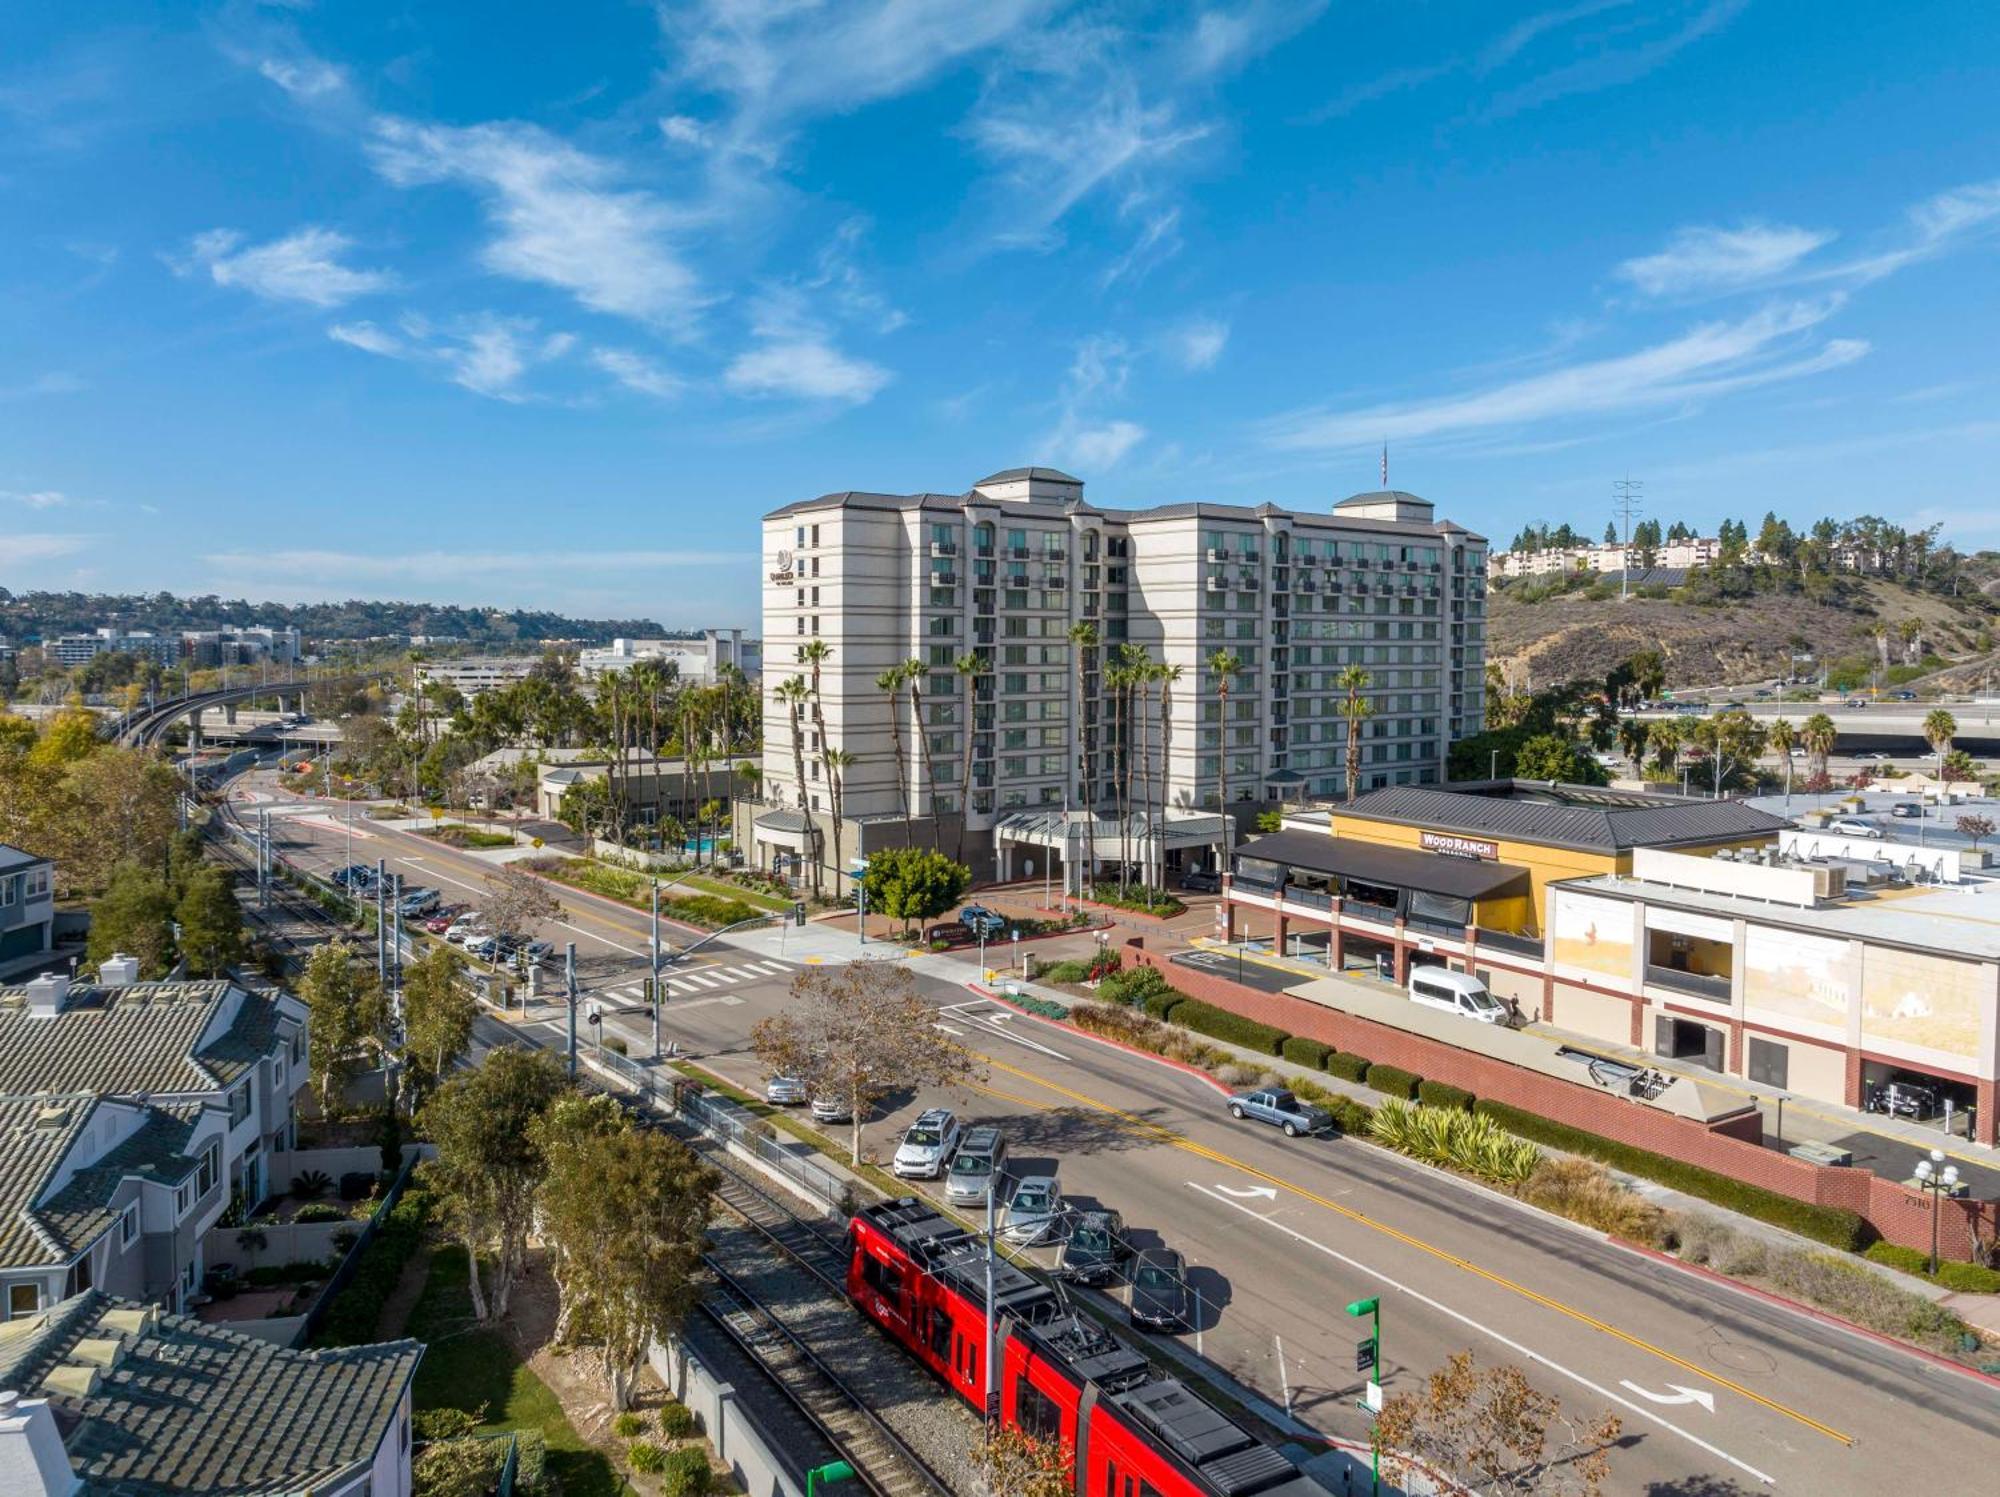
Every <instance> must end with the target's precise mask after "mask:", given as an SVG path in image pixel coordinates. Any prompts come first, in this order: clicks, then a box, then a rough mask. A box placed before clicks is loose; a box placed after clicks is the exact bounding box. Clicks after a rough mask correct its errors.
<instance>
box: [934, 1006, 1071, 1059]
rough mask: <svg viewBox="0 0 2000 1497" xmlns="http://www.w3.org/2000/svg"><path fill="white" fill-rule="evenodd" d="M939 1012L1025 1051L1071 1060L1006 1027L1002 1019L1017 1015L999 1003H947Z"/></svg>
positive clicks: (1060, 1052) (1057, 1051) (1058, 1051)
mask: <svg viewBox="0 0 2000 1497" xmlns="http://www.w3.org/2000/svg"><path fill="white" fill-rule="evenodd" d="M938 1012H939V1013H941V1014H950V1015H951V1016H952V1017H953V1018H954V1019H957V1020H959V1021H960V1022H961V1023H965V1024H977V1025H978V1026H979V1027H980V1028H981V1029H983V1030H985V1031H986V1032H987V1033H988V1034H990V1035H993V1036H994V1037H995V1038H997V1039H1003V1040H1006V1041H1008V1042H1009V1043H1010V1044H1015V1045H1019V1046H1020V1047H1021V1048H1022V1049H1023V1050H1033V1051H1035V1052H1036V1053H1037V1054H1041V1055H1047V1056H1049V1057H1051V1058H1052V1059H1055V1060H1068V1059H1069V1057H1068V1056H1067V1055H1064V1054H1063V1053H1062V1051H1060V1050H1051V1049H1050V1048H1049V1047H1048V1046H1047V1045H1044V1044H1042V1043H1040V1042H1039V1041H1037V1040H1031V1039H1029V1038H1027V1037H1026V1036H1025V1035H1019V1034H1016V1033H1014V1031H1013V1030H1011V1029H1009V1028H1007V1027H1005V1025H1003V1024H1002V1023H1001V1022H999V1021H1000V1020H1002V1019H1012V1018H1014V1017H1015V1013H1014V1011H1013V1010H1012V1009H1003V1008H1001V1007H1000V1005H999V1004H997V1003H996V1004H990V1005H989V1004H987V1003H986V1002H985V1001H984V1000H981V1001H980V1002H977V1003H947V1004H945V1005H943V1006H942V1007H940V1008H939V1009H938Z"/></svg>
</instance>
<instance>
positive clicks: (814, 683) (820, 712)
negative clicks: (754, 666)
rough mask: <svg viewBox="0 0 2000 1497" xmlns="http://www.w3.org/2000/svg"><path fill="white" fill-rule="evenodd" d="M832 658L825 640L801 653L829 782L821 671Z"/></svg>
mask: <svg viewBox="0 0 2000 1497" xmlns="http://www.w3.org/2000/svg"><path fill="white" fill-rule="evenodd" d="M832 658H833V646H832V645H830V644H828V643H827V642H826V641H825V640H823V639H815V640H813V641H811V642H810V643H809V644H807V645H806V647H805V648H804V649H803V650H801V651H799V659H801V660H803V661H804V662H805V665H806V671H807V674H808V677H809V678H810V684H809V686H808V688H807V689H808V690H809V692H810V693H811V703H812V721H813V737H815V738H817V739H818V740H819V762H820V768H821V769H822V770H824V771H825V772H826V776H827V779H828V781H829V782H831V780H832V779H833V771H832V769H831V768H830V767H829V766H828V765H827V762H826V754H827V750H828V749H830V748H831V747H832V746H833V745H832V744H831V743H830V742H828V740H827V736H826V698H825V696H824V695H823V694H822V693H821V689H820V671H821V669H822V668H823V667H824V666H825V665H826V663H827V661H829V660H831V659H832ZM827 794H828V796H829V797H831V796H832V794H833V787H832V784H831V783H829V784H828V786H827ZM839 837H840V833H839V832H838V831H837V830H836V831H835V832H834V838H835V840H836V841H838V840H839ZM840 872H841V871H840V870H839V869H838V868H836V869H834V871H833V897H834V898H835V899H838V898H840Z"/></svg>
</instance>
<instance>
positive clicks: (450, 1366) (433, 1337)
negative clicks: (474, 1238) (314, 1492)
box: [405, 1247, 629, 1497]
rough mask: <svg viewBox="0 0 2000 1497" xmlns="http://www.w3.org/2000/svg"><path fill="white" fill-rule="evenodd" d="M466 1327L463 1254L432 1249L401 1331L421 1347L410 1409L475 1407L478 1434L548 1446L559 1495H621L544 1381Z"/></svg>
mask: <svg viewBox="0 0 2000 1497" xmlns="http://www.w3.org/2000/svg"><path fill="white" fill-rule="evenodd" d="M472 1324H473V1320H472V1296H471V1293H470V1291H469V1289H468V1288H467V1284H466V1273H465V1249H463V1248H461V1247H440V1248H438V1249H437V1250H436V1251H435V1252H434V1253H432V1255H431V1271H430V1277H429V1278H428V1279H427V1280H426V1281H425V1283H424V1292H423V1293H422V1294H421V1295H420V1296H418V1299H417V1303H416V1307H415V1308H414V1309H412V1310H411V1311H410V1320H409V1325H408V1327H407V1328H406V1330H405V1334H406V1335H410V1336H414V1337H416V1338H417V1339H418V1340H419V1341H422V1342H423V1343H424V1344H425V1346H426V1348H427V1349H426V1350H425V1352H424V1359H423V1361H422V1362H420V1363H419V1364H418V1365H417V1381H416V1387H415V1390H414V1399H415V1403H416V1406H417V1407H418V1408H420V1409H444V1408H450V1409H464V1410H465V1411H467V1412H468V1413H475V1412H477V1411H478V1410H479V1409H480V1408H481V1406H482V1405H483V1406H484V1408H485V1410H486V1413H485V1421H486V1422H485V1423H484V1424H483V1425H482V1426H481V1428H482V1429H484V1430H490V1431H497V1430H507V1429H520V1430H539V1431H540V1432H541V1435H542V1438H543V1439H544V1440H545V1441H547V1442H548V1449H549V1465H548V1470H549V1475H550V1476H552V1477H554V1478H555V1479H556V1480H557V1481H558V1482H560V1483H561V1484H562V1492H563V1497H617V1494H618V1493H619V1492H621V1491H625V1490H629V1489H628V1488H627V1487H626V1486H625V1483H624V1482H623V1481H622V1480H621V1479H620V1477H619V1476H618V1474H617V1473H616V1472H615V1471H613V1470H612V1468H611V1463H610V1462H609V1461H608V1460H606V1459H605V1458H604V1455H603V1453H602V1452H601V1451H598V1450H596V1449H593V1448H592V1447H591V1446H590V1445H588V1444H586V1443H585V1442H584V1440H583V1438H582V1437H581V1436H580V1435H578V1434H577V1432H576V1431H575V1430H574V1429H573V1428H571V1426H570V1422H569V1420H568V1418H566V1417H565V1416H564V1414H563V1411H562V1405H561V1404H559V1403H557V1402H556V1396H555V1394H554V1393H552V1392H550V1391H549V1386H548V1384H546V1383H544V1382H543V1381H542V1380H541V1379H540V1378H538V1377H536V1376H535V1374H534V1373H533V1372H532V1371H530V1370H529V1369H528V1368H527V1367H526V1366H524V1365H523V1364H522V1362H521V1360H520V1358H518V1357H517V1356H515V1355H514V1349H513V1348H512V1347H511V1346H510V1345H508V1343H507V1340H506V1338H505V1337H503V1336H501V1335H500V1334H499V1333H498V1332H495V1331H489V1330H475V1329H468V1327H470V1326H472Z"/></svg>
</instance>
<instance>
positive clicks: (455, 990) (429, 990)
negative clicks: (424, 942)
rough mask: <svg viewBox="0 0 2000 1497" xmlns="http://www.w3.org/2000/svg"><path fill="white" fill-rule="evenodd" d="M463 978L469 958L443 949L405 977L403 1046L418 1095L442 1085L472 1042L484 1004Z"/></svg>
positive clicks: (435, 949) (411, 968)
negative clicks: (480, 1009)
mask: <svg viewBox="0 0 2000 1497" xmlns="http://www.w3.org/2000/svg"><path fill="white" fill-rule="evenodd" d="M464 978H465V958H464V957H463V956H461V955H460V954H459V953H458V952H457V951H456V950H455V949H454V948H452V947H450V946H442V945H440V946H433V947H431V949H430V950H429V951H427V952H425V953H424V954H423V955H422V956H420V957H418V958H417V960H416V961H414V962H412V963H411V964H410V965H409V967H408V968H407V969H406V970H405V971H404V973H403V1031H404V1046H405V1053H406V1055H407V1056H408V1058H409V1062H410V1070H411V1074H412V1076H413V1078H414V1079H415V1082H416V1085H417V1089H418V1090H419V1091H427V1090H429V1089H430V1088H431V1087H433V1086H435V1085H436V1084H437V1083H438V1082H439V1081H441V1080H442V1079H443V1078H444V1074H445V1068H446V1067H448V1066H449V1065H450V1064H451V1063H452V1061H453V1060H454V1059H456V1058H457V1057H458V1056H459V1055H461V1054H463V1053H464V1051H465V1047H466V1046H467V1045H468V1044H470V1043H471V1042H472V1025H473V1021H474V1020H475V1019H477V1018H478V1017H479V1001H478V1000H477V999H476V998H474V997H473V995H472V988H471V986H470V985H469V984H468V983H467V982H466V981H465V980H464ZM413 1105H414V1104H413Z"/></svg>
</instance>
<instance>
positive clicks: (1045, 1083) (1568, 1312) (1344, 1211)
mask: <svg viewBox="0 0 2000 1497" xmlns="http://www.w3.org/2000/svg"><path fill="white" fill-rule="evenodd" d="M986 1061H987V1064H988V1065H991V1066H993V1067H994V1068H996V1069H998V1070H1001V1071H1005V1072H1007V1073H1008V1074H1009V1075H1011V1076H1017V1077H1019V1078H1020V1079H1021V1080H1023V1081H1026V1082H1028V1083H1029V1084H1030V1085H1032V1086H1039V1087H1043V1088H1045V1089H1047V1090H1049V1091H1052V1092H1055V1093H1057V1094H1058V1095H1060V1096H1064V1097H1068V1098H1069V1099H1070V1100H1071V1101H1073V1102H1077V1103H1080V1104H1082V1105H1083V1106H1085V1107H1090V1108H1094V1109H1096V1110H1097V1111H1099V1112H1103V1113H1107V1114H1109V1115H1110V1116H1112V1117H1114V1118H1117V1119H1118V1120H1120V1122H1121V1123H1123V1124H1124V1125H1126V1126H1127V1127H1128V1128H1129V1129H1130V1130H1131V1131H1134V1132H1137V1133H1141V1134H1144V1135H1146V1136H1148V1137H1150V1138H1153V1139H1155V1140H1157V1141H1158V1142H1161V1143H1166V1144H1171V1145H1172V1146H1173V1147H1174V1148H1176V1149H1181V1150H1184V1151H1186V1152H1187V1153H1190V1154H1195V1155H1198V1156H1200V1157H1201V1158H1203V1159H1207V1160H1210V1161H1212V1162H1213V1163H1216V1164H1220V1165H1223V1166H1225V1167H1227V1168H1229V1169H1234V1170H1240V1171H1242V1172H1243V1173H1244V1174H1246V1175H1250V1176H1252V1177H1253V1178H1255V1179H1258V1180H1261V1181H1263V1182H1264V1183H1265V1184H1266V1185H1273V1186H1276V1187H1277V1188H1278V1189H1280V1190H1283V1191H1287V1192H1289V1193H1290V1194H1292V1195H1295V1196H1298V1197H1300V1198H1301V1199H1303V1200H1307V1201H1310V1202H1312V1203H1313V1204H1314V1205H1315V1206H1322V1207H1324V1208H1325V1209H1326V1210H1328V1211H1331V1212H1333V1213H1335V1214H1336V1215H1339V1216H1343V1217H1345V1218H1347V1220H1349V1221H1351V1222H1355V1223H1358V1224H1359V1225H1361V1226H1364V1227H1367V1228H1368V1229H1369V1230H1371V1231H1374V1232H1379V1233H1381V1234H1382V1235H1383V1236H1385V1237H1389V1238H1392V1239H1393V1240H1395V1241H1397V1242H1400V1243H1402V1244H1403V1245H1404V1246H1405V1247H1411V1248H1415V1249H1416V1250H1417V1251H1419V1252H1421V1253H1425V1254H1428V1255H1429V1256H1430V1257H1432V1258H1435V1259H1437V1260H1438V1261H1440V1262H1442V1263H1448V1264H1450V1265H1451V1266H1452V1267H1454V1268H1461V1269H1464V1270H1465V1271H1466V1272H1467V1273H1470V1274H1474V1275H1476V1276H1477V1277H1479V1278H1482V1279H1484V1280H1486V1281H1487V1282H1488V1283H1490V1284H1493V1285H1495V1286H1496V1287H1498V1288H1501V1289H1504V1290H1507V1291H1508V1292H1509V1293H1511V1294H1515V1295H1519V1296H1520V1297H1521V1298H1522V1299H1525V1300H1528V1301H1529V1302H1531V1303H1533V1304H1537V1305H1540V1306H1542V1307H1543V1308H1544V1309H1548V1310H1553V1311H1555V1312H1556V1313H1557V1314H1558V1315H1563V1316H1566V1317H1568V1318H1569V1319H1571V1320H1574V1321H1576V1322H1577V1323H1578V1324H1580V1325H1586V1326H1589V1327H1590V1328H1591V1329H1592V1330H1594V1331H1601V1332H1602V1333H1603V1334H1605V1335H1607V1336H1609V1337H1611V1338H1612V1339H1614V1340H1617V1341H1622V1342H1624V1343H1625V1344H1626V1345H1627V1346H1630V1347H1632V1348H1634V1349H1635V1350H1638V1351H1642V1352H1646V1353H1648V1354H1649V1355H1651V1356H1655V1357H1658V1358H1659V1359H1660V1360H1661V1361H1663V1362H1668V1363H1671V1364H1672V1365H1673V1366H1675V1367H1678V1368H1680V1369H1681V1370H1682V1371H1683V1372H1686V1373H1689V1374H1691V1375H1693V1376H1695V1377H1698V1378H1701V1379H1703V1380H1704V1381H1706V1382H1710V1383H1713V1384H1715V1385H1716V1386H1717V1387H1718V1388H1726V1389H1728V1390H1729V1391H1730V1392H1731V1393H1736V1394H1740V1395H1741V1396H1742V1397H1744V1398H1747V1399H1749V1400H1750V1401H1751V1402H1752V1403H1755V1404H1761V1405H1762V1406H1763V1407H1764V1408H1767V1409H1770V1410H1771V1411H1772V1412H1773V1413H1778V1414H1783V1415H1784V1416H1785V1417H1786V1418H1787V1419H1792V1420H1796V1421H1797V1422H1798V1423H1800V1424H1803V1425H1805V1426H1806V1428H1808V1429H1812V1430H1817V1431H1818V1432H1819V1433H1820V1434H1823V1435H1825V1436H1826V1437H1827V1438H1828V1439H1831V1440H1838V1441H1839V1442H1840V1443H1841V1444H1843V1445H1852V1444H1853V1443H1854V1437H1853V1436H1852V1435H1846V1434H1842V1433H1841V1432H1840V1431H1839V1430H1837V1429H1835V1428H1833V1427H1832V1426H1831V1425H1827V1424H1822V1423H1820V1421H1819V1420H1817V1419H1815V1418H1813V1417H1812V1416H1811V1415H1810V1414H1803V1413H1800V1412H1799V1411H1798V1410H1797V1409H1794V1408H1789V1407H1787V1406H1786V1405H1784V1404H1782V1403H1779V1402H1777V1401H1776V1400H1774V1399H1769V1398H1766V1397H1764V1395H1763V1394H1761V1393H1757V1392H1754V1391H1752V1390H1751V1389H1749V1388H1746V1387H1744V1386H1743V1385H1742V1384H1741V1383H1737V1382H1732V1381H1731V1380H1730V1379H1728V1378H1726V1377H1723V1376H1721V1375H1720V1374H1718V1373H1715V1372H1712V1371H1710V1370H1709V1369H1708V1368H1706V1367H1702V1366H1699V1365H1697V1364H1696V1363H1693V1362H1690V1361H1688V1360H1687V1359H1686V1358H1685V1357H1679V1356H1676V1355H1675V1354H1674V1353H1672V1352H1670V1351H1668V1350H1667V1349H1666V1348H1665V1347H1662V1346H1655V1345H1654V1344H1653V1343H1652V1342H1650V1341H1647V1340H1644V1339H1643V1338H1641V1337H1638V1336H1635V1335H1633V1334H1632V1333H1631V1332H1629V1331H1623V1330H1620V1329H1619V1328H1618V1327H1617V1326H1614V1325H1611V1324H1609V1323H1608V1322H1606V1321H1602V1320H1599V1319H1598V1318H1597V1317H1596V1316H1594V1315H1592V1314H1589V1313H1588V1312H1587V1311H1584V1310H1579V1309H1577V1308H1576V1307H1575V1306H1573V1305H1566V1304H1564V1303H1563V1302H1562V1301H1561V1300H1557V1299H1552V1298H1550V1297H1549V1296H1548V1295H1546V1294H1542V1293H1541V1292H1539V1291H1538V1290H1534V1289H1530V1288H1528V1286H1527V1285H1525V1284H1519V1283H1516V1282H1515V1281H1514V1280H1512V1279H1509V1278H1507V1277H1505V1276H1504V1275H1502V1274H1497V1273H1495V1272H1493V1271H1492V1270H1491V1269H1489V1268H1482V1267H1481V1266H1480V1265H1479V1264H1477V1263H1474V1262H1472V1261H1471V1260H1469V1259H1466V1258H1461V1257H1460V1256H1459V1255H1458V1254H1456V1253H1454V1252H1451V1251H1449V1250H1447V1249H1445V1248H1441V1247H1438V1246H1436V1245H1434V1244H1432V1243H1429V1242H1426V1241H1424V1240H1423V1239H1422V1238H1421V1237H1413V1236H1411V1235H1410V1234H1409V1233H1408V1232H1404V1231H1402V1230H1400V1229H1398V1228H1396V1227H1392V1226H1390V1225H1389V1224H1388V1223H1386V1222H1381V1221H1377V1220H1375V1218H1373V1217H1371V1216H1369V1215H1367V1214H1366V1213H1365V1212H1360V1211H1356V1210H1355V1209H1354V1208H1353V1207H1351V1206H1343V1205H1341V1204H1340V1203H1339V1202H1338V1201H1334V1200H1329V1199H1328V1198H1327V1197H1325V1196H1323V1195H1319V1194H1317V1193H1316V1192H1314V1191H1311V1190H1308V1189H1306V1188H1305V1187H1304V1186H1302V1185H1297V1184H1294V1183H1293V1182H1292V1181H1290V1180H1286V1179H1284V1178H1282V1177H1281V1176H1278V1175H1273V1174H1271V1173H1269V1172H1268V1171H1266V1170H1261V1169H1259V1168H1257V1166H1255V1165H1254V1164H1246V1163H1245V1162H1244V1161H1243V1160H1241V1159H1237V1158H1235V1157H1233V1156H1231V1155H1229V1154H1225V1153H1223V1152H1222V1151H1220V1150H1219V1149H1211V1148H1209V1147H1208V1146H1207V1145H1206V1144H1198V1143H1196V1142H1194V1140H1192V1139H1189V1138H1184V1137H1182V1136H1181V1135H1180V1134H1178V1133H1175V1132H1174V1131H1173V1130H1172V1129H1169V1128H1166V1127H1163V1126H1162V1125H1161V1124H1158V1123H1154V1122H1149V1121H1148V1120H1147V1119H1145V1118H1142V1117H1139V1116H1138V1115H1137V1114H1135V1113H1130V1112H1126V1111H1124V1110H1123V1109H1121V1108H1117V1107H1113V1106H1111V1105H1110V1104H1109V1103H1107V1102H1100V1101H1098V1100H1097V1099H1096V1098H1095V1097H1089V1096H1085V1095H1084V1094H1083V1093H1082V1092H1078V1091H1072V1090H1071V1089H1070V1088H1068V1087H1066V1086H1063V1085H1060V1084H1059V1083H1057V1082H1054V1081H1049V1080H1047V1079H1045V1078H1044V1077H1040V1076H1037V1075H1035V1074H1034V1073H1033V1072H1030V1071H1024V1070H1021V1069H1020V1068H1018V1067H1016V1066H1011V1065H1009V1064H1007V1062H1005V1061H1004V1060H996V1059H994V1058H993V1057H992V1056H987V1057H986ZM978 1089H979V1090H982V1091H983V1090H987V1088H984V1087H980V1088H978ZM992 1095H994V1096H996V1097H1004V1096H1006V1094H1005V1093H1002V1092H997V1091H996V1092H993V1093H992ZM1006 1100H1008V1101H1012V1102H1023V1103H1024V1105H1026V1106H1029V1107H1033V1108H1035V1109H1036V1110H1037V1111H1043V1112H1046V1111H1052V1110H1053V1108H1052V1107H1051V1105H1050V1104H1048V1103H1037V1102H1024V1099H1022V1098H1019V1097H1007V1098H1006Z"/></svg>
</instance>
